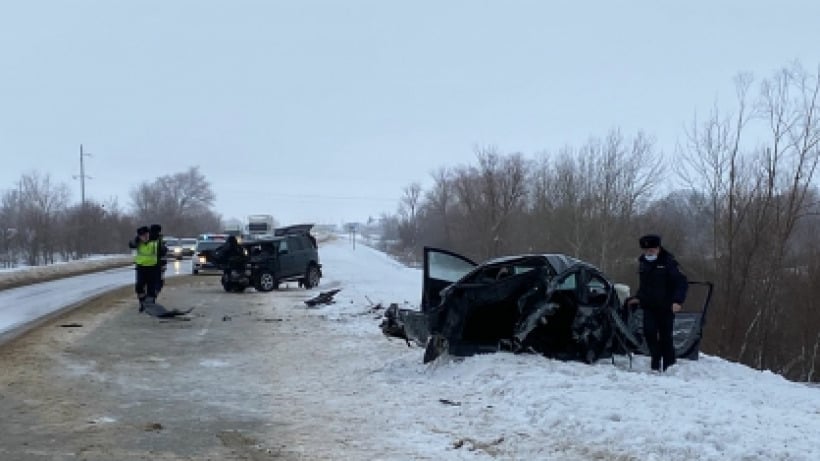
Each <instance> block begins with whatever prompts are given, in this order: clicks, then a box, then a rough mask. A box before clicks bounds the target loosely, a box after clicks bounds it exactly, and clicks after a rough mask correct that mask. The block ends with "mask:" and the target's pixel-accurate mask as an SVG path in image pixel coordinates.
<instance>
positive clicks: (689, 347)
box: [672, 282, 714, 360]
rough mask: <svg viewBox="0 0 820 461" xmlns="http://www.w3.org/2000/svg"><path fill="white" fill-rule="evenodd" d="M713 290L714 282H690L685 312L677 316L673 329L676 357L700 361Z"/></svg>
mask: <svg viewBox="0 0 820 461" xmlns="http://www.w3.org/2000/svg"><path fill="white" fill-rule="evenodd" d="M713 289H714V285H713V284H712V282H689V290H688V292H687V295H686V302H685V303H684V305H683V310H681V311H680V312H678V313H676V314H675V324H674V325H673V327H672V342H674V343H675V356H676V357H678V358H683V359H689V360H697V359H698V354H699V353H700V341H701V339H702V338H703V326H704V325H705V324H706V311H707V310H708V309H709V302H710V301H711V300H712V290H713ZM693 306H694V307H693Z"/></svg>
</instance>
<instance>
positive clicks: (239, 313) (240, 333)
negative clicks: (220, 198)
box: [0, 277, 377, 460]
mask: <svg viewBox="0 0 820 461" xmlns="http://www.w3.org/2000/svg"><path fill="white" fill-rule="evenodd" d="M132 290H133V289H132V288H131V287H124V288H121V289H118V290H115V291H113V292H110V293H107V294H105V295H102V296H100V297H98V298H95V299H93V300H91V301H89V302H87V303H85V304H84V305H83V306H81V307H79V308H78V309H75V310H73V311H71V312H68V313H66V314H64V315H62V316H60V317H58V318H55V319H52V320H50V321H49V322H47V323H46V324H44V325H42V326H40V327H38V328H36V329H34V330H32V331H30V332H28V333H27V334H24V335H22V336H20V337H18V338H16V339H15V340H13V341H11V342H9V343H7V344H5V345H3V346H2V347H0V363H2V367H3V374H2V377H0V389H2V391H0V414H3V415H4V417H3V418H2V419H1V420H0V433H2V434H3V443H2V445H0V459H15V460H29V459H31V460H36V459H44V460H45V459H50V460H53V459H84V460H135V459H140V460H142V459H145V460H206V459H212V460H231V459H242V460H263V459H334V458H335V459H338V455H339V452H338V451H337V448H338V447H339V446H340V445H342V446H344V445H345V444H347V443H348V442H350V441H353V440H361V439H362V437H365V435H364V434H357V433H356V431H357V428H356V426H355V425H350V424H346V423H345V415H344V414H343V412H333V411H330V412H328V411H325V410H324V409H323V407H322V404H321V400H322V399H321V398H317V395H316V394H323V393H324V394H326V393H333V392H347V393H350V392H354V393H355V392H356V390H351V389H334V385H335V384H334V383H332V382H324V381H323V379H322V368H323V367H326V366H328V364H329V363H333V362H335V363H339V362H340V361H342V360H343V358H342V357H334V356H333V354H343V353H344V352H343V351H342V352H334V351H333V349H332V348H327V347H325V346H324V344H326V341H332V340H333V338H332V337H327V338H323V340H322V341H317V340H316V332H317V331H319V330H321V329H322V328H323V327H322V322H323V320H322V319H321V318H319V317H316V316H310V315H307V314H306V309H304V306H305V305H304V303H303V301H304V300H305V299H308V298H310V297H311V296H312V295H315V294H316V292H314V291H311V292H308V291H305V290H302V289H297V288H296V287H295V284H294V286H292V287H288V288H284V289H283V290H281V291H278V292H273V293H248V294H245V295H237V294H234V293H225V292H224V291H223V290H222V288H221V287H220V286H219V281H218V278H216V277H199V278H196V277H175V278H172V279H169V281H168V284H167V286H166V288H165V289H164V290H163V292H162V294H161V300H162V302H163V303H164V304H166V305H168V306H176V307H179V308H185V309H187V308H191V307H193V308H194V310H193V311H192V312H191V313H190V314H189V315H188V316H187V317H188V318H187V319H156V318H152V317H149V316H146V315H145V314H138V312H137V304H136V301H135V298H134V295H133V292H132ZM300 305H301V308H296V306H300ZM329 335H332V333H329ZM283 389H287V390H289V391H288V392H283ZM375 449H376V448H374V447H370V448H367V447H365V448H361V450H362V451H361V452H356V451H355V450H354V451H352V452H351V451H349V452H348V454H347V455H346V456H353V457H355V458H358V459H366V458H368V457H372V456H376V455H377V453H376V452H368V450H375Z"/></svg>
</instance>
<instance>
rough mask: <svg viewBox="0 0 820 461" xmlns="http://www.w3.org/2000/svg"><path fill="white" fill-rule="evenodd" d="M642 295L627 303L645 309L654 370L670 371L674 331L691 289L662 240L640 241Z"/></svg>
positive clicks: (652, 237)
mask: <svg viewBox="0 0 820 461" xmlns="http://www.w3.org/2000/svg"><path fill="white" fill-rule="evenodd" d="M638 243H639V244H640V247H641V250H642V254H641V256H640V257H639V258H638V273H639V279H640V284H639V286H638V292H637V293H636V294H635V296H634V297H632V298H630V299H629V301H627V303H628V304H630V305H632V306H635V305H639V306H640V308H641V309H643V332H644V336H645V337H646V345H647V346H648V348H649V353H650V355H651V357H652V362H651V366H652V370H655V371H660V370H661V369H663V371H666V369H667V368H669V367H670V366H672V365H674V364H675V345H674V343H673V342H672V327H673V324H674V321H675V312H678V311H680V310H681V305H682V304H683V302H684V301H685V300H686V291H687V288H688V287H689V284H688V281H687V279H686V276H685V275H683V273H681V271H680V269H679V267H678V262H677V261H676V260H675V256H674V255H673V254H672V253H670V252H669V251H667V250H666V249H665V248H664V247H662V246H661V237H660V236H659V235H656V234H647V235H644V236H643V237H641V238H640V239H639V240H638Z"/></svg>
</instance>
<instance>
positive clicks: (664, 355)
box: [643, 306, 675, 370]
mask: <svg viewBox="0 0 820 461" xmlns="http://www.w3.org/2000/svg"><path fill="white" fill-rule="evenodd" d="M674 323H675V313H674V312H672V306H667V307H665V308H659V309H658V308H655V309H644V311H643V333H644V335H645V336H646V345H647V346H648V347H649V354H650V355H651V356H652V369H653V370H660V369H661V359H663V369H664V370H666V369H667V368H669V367H671V366H672V365H674V364H675V344H674V343H673V342H672V326H673V325H674Z"/></svg>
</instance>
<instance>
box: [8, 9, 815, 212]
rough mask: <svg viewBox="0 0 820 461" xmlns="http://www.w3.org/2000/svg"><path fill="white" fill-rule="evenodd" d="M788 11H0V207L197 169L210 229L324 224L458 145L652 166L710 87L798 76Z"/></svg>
mask: <svg viewBox="0 0 820 461" xmlns="http://www.w3.org/2000/svg"><path fill="white" fill-rule="evenodd" d="M818 17H820V3H818V2H815V1H811V0H805V1H794V0H788V1H779V2H767V1H749V0H745V1H740V0H733V1H720V2H714V1H705V0H693V1H688V2H675V4H672V3H670V2H656V1H629V2H613V1H596V2H593V1H577V2H546V1H503V2H502V1H496V2H489V1H447V2H445V1H412V2H410V1H405V2H398V1H380V0H373V1H344V2H342V1H330V0H328V1H298V2H296V1H292V2H277V1H261V0H260V1H231V2H226V1H219V2H218V1H206V0H196V1H168V0H162V1H144V0H143V1H131V2H126V1H110V0H100V1H91V0H85V1H67V0H66V1H58V0H52V1H43V0H40V1H38V0H27V1H12V0H0V60H2V66H1V67H0V72H2V78H1V79H0V82H2V84H1V85H0V156H2V168H0V189H4V188H5V189H10V188H13V187H15V184H16V181H17V180H18V179H19V178H20V176H21V175H22V174H24V173H29V172H32V171H35V170H38V171H40V172H42V173H49V174H50V175H51V177H52V179H53V180H55V181H58V182H63V183H65V184H67V185H69V187H71V190H72V193H73V194H74V196H73V199H74V200H75V201H79V199H80V184H79V181H77V180H75V179H72V176H73V175H78V174H79V169H80V166H79V163H80V162H79V145H80V144H81V143H82V144H83V145H84V148H85V150H86V151H87V152H90V153H92V156H90V157H86V162H85V165H86V174H87V175H89V176H91V177H92V178H93V179H89V180H87V181H86V196H87V197H88V198H92V199H95V200H99V201H108V200H109V199H111V198H113V197H117V198H118V200H119V203H120V204H121V205H123V206H126V207H127V206H129V205H130V199H129V192H130V191H131V189H132V188H133V187H134V186H136V185H137V184H139V183H142V182H145V181H153V180H154V179H155V178H156V177H157V176H160V175H163V174H172V173H178V172H182V171H185V170H187V169H188V168H189V167H191V166H199V167H200V169H201V172H202V173H203V174H204V175H205V176H206V178H207V179H208V180H209V181H210V183H211V185H212V188H213V190H214V192H215V193H216V196H217V200H216V203H215V205H216V211H217V212H219V213H221V214H222V215H223V217H225V218H240V219H241V218H244V217H245V216H246V215H248V214H255V213H270V214H273V215H275V216H276V217H277V219H278V220H279V222H280V223H281V224H289V223H294V222H301V221H314V222H329V223H339V222H346V221H363V220H366V219H367V218H368V216H374V217H376V216H378V215H379V214H380V213H382V212H394V211H395V210H396V206H397V201H398V199H399V197H400V196H401V194H402V189H403V187H405V186H406V185H408V184H410V183H411V182H414V181H418V182H420V183H421V184H422V185H423V186H424V187H425V188H426V187H427V186H428V185H429V183H430V174H429V173H430V172H431V171H432V170H434V169H436V168H438V167H442V166H448V167H449V166H456V165H464V164H473V163H474V161H475V154H474V148H475V147H476V146H490V145H492V146H496V147H497V148H498V149H499V150H500V151H502V152H504V153H508V152H522V153H524V154H525V155H527V156H530V157H535V156H536V154H537V153H538V152H540V151H544V150H556V149H558V148H560V147H562V146H564V145H573V146H579V145H581V144H583V143H584V142H585V141H586V140H587V139H588V138H589V136H592V135H595V136H602V135H605V134H606V132H607V131H608V130H609V129H611V128H613V127H618V128H621V129H622V130H623V132H624V134H626V135H631V134H633V133H634V132H636V131H637V130H644V131H645V132H647V133H648V134H650V135H652V136H654V137H655V138H656V139H657V143H658V146H659V147H660V148H662V149H663V150H664V151H665V152H666V153H671V152H672V151H673V150H674V146H675V143H676V141H678V139H679V138H682V135H683V126H684V125H685V124H687V123H688V122H690V121H691V120H692V117H693V116H694V114H695V112H696V111H699V112H701V113H706V112H708V110H709V109H710V108H711V106H712V105H713V104H714V103H715V101H718V103H719V104H723V103H726V104H730V103H731V102H732V100H733V84H732V78H733V77H734V76H735V75H736V74H737V73H738V72H740V71H751V72H753V73H754V75H755V76H756V77H758V78H762V77H768V76H770V75H771V74H772V72H774V71H775V70H777V69H778V68H781V67H783V66H786V65H788V64H789V63H791V62H792V61H794V60H799V61H800V62H802V63H803V65H804V66H806V67H808V68H809V69H811V70H813V69H815V68H816V66H817V65H818V63H820V49H818V47H817V44H818V43H820V27H818V22H817V18H818Z"/></svg>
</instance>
